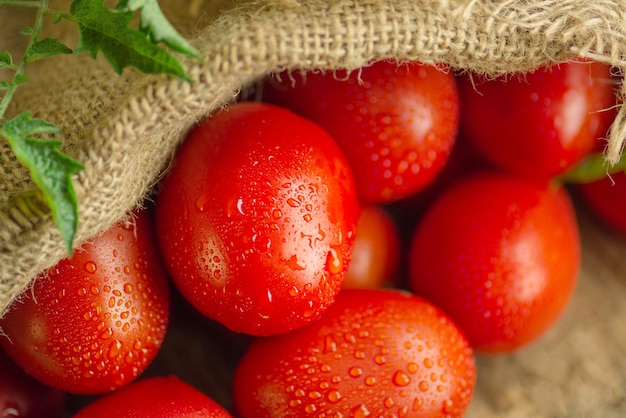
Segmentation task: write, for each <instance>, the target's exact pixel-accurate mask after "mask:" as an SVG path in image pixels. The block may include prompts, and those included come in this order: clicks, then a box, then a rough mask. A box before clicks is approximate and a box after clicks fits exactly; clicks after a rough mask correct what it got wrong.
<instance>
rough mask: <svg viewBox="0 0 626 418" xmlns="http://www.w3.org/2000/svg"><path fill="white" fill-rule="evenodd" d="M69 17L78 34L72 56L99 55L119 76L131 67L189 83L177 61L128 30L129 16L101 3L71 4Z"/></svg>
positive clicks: (87, 0)
mask: <svg viewBox="0 0 626 418" xmlns="http://www.w3.org/2000/svg"><path fill="white" fill-rule="evenodd" d="M70 13H71V15H72V18H71V19H72V20H73V21H75V22H76V23H77V24H78V28H79V33H80V38H79V43H78V46H77V47H76V49H75V50H74V52H75V53H77V54H78V53H81V52H85V51H87V52H88V53H89V54H90V55H91V56H92V57H93V58H96V57H97V55H98V53H99V52H102V54H103V55H104V56H105V57H106V59H107V60H108V61H109V63H110V64H111V66H112V67H113V69H114V70H115V72H117V73H118V74H119V73H121V72H122V70H123V69H124V67H134V68H136V69H137V70H139V71H141V72H143V73H148V74H156V73H158V74H161V73H163V74H168V75H171V76H174V77H178V78H181V79H185V80H190V78H189V76H188V75H187V74H186V72H185V70H184V69H183V68H182V66H181V65H180V63H179V62H178V61H177V60H176V58H174V57H173V56H172V55H171V54H170V53H168V52H167V51H166V50H164V49H162V48H160V47H159V46H158V45H155V44H154V43H152V42H151V41H150V39H149V38H148V37H147V36H146V35H145V34H143V33H141V32H139V31H137V30H134V29H133V28H131V27H130V26H129V23H130V20H131V18H132V13H131V12H128V13H120V12H119V11H116V10H113V9H109V8H107V7H105V6H104V5H103V1H102V0H74V1H73V2H72V5H71V6H70Z"/></svg>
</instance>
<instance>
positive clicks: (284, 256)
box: [156, 103, 360, 335]
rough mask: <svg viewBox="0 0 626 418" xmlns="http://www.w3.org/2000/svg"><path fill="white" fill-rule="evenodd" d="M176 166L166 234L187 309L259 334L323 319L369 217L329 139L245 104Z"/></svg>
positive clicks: (199, 135) (191, 139) (272, 109)
mask: <svg viewBox="0 0 626 418" xmlns="http://www.w3.org/2000/svg"><path fill="white" fill-rule="evenodd" d="M176 160H177V163H176V165H175V166H174V167H173V168H172V170H171V172H170V173H169V175H168V176H167V177H166V178H165V179H164V181H163V184H162V188H161V190H160V193H159V196H158V200H157V205H156V214H157V233H158V236H159V238H160V239H159V242H160V245H161V248H162V253H163V255H164V259H165V260H166V264H167V265H168V268H169V271H170V273H171V276H172V278H173V280H174V282H175V283H176V285H177V286H178V288H179V289H180V291H181V293H182V294H183V295H184V296H185V297H186V298H187V300H189V301H190V302H191V304H192V305H193V306H195V307H196V308H197V309H198V310H199V311H200V312H202V313H203V314H204V315H206V316H207V317H209V318H211V319H214V320H216V321H218V322H220V323H222V324H224V325H225V326H227V327H228V328H230V329H231V330H234V331H236V332H241V333H246V334H251V335H271V334H277V333H282V332H288V331H291V330H293V329H296V328H298V327H301V326H304V325H306V324H307V323H309V322H311V321H313V320H315V319H317V318H318V317H319V315H321V313H322V312H323V311H325V310H326V309H327V307H328V306H329V305H330V304H331V303H332V302H333V301H334V300H335V297H336V295H337V293H338V291H339V289H340V288H341V284H342V283H343V279H344V276H345V272H346V270H347V266H348V264H349V261H350V256H351V251H352V245H353V242H354V233H355V229H356V223H357V219H358V216H359V210H360V208H359V205H358V201H357V199H356V192H355V190H354V180H353V177H352V173H351V171H350V170H349V166H348V164H347V162H346V161H345V157H344V156H343V154H341V151H340V150H339V148H338V147H337V145H336V144H335V143H334V141H333V140H332V138H331V137H330V136H329V135H328V133H326V132H325V131H324V130H323V129H321V128H320V127H319V126H317V125H315V124H313V123H312V122H310V121H308V120H306V119H303V118H301V117H300V116H298V115H296V114H294V113H292V112H290V111H288V110H285V109H282V108H279V107H276V106H272V105H269V104H262V103H239V104H237V105H234V106H232V107H230V108H229V109H226V110H224V111H221V112H219V113H217V114H215V115H214V116H212V117H211V118H209V119H207V120H206V121H205V122H204V123H203V124H202V125H200V126H199V127H198V128H197V129H196V130H195V131H193V132H192V133H191V134H190V135H189V136H188V137H187V139H186V141H185V143H184V144H183V146H182V147H181V149H180V150H179V152H178V154H177V157H176Z"/></svg>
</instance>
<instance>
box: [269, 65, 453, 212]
mask: <svg viewBox="0 0 626 418" xmlns="http://www.w3.org/2000/svg"><path fill="white" fill-rule="evenodd" d="M279 80H280V81H279ZM294 80H295V86H293V87H292V83H294ZM263 100H264V101H267V102H270V103H275V104H278V105H280V106H284V107H287V108H289V109H291V110H293V111H295V112H296V113H298V114H301V115H303V116H304V117H306V118H308V119H311V120H313V121H314V122H316V123H318V124H319V125H321V126H322V127H323V128H324V129H326V130H327V131H328V132H330V134H331V136H332V137H333V138H334V139H335V140H336V141H337V143H338V144H339V146H340V147H341V149H342V150H343V152H344V154H345V155H346V158H347V159H348V161H349V162H350V166H351V167H352V170H353V172H355V173H358V175H357V176H356V186H357V192H358V196H359V200H360V201H361V202H362V203H364V204H386V203H390V202H393V201H396V200H399V199H401V198H404V197H407V196H409V195H412V194H414V193H416V192H418V191H419V190H422V189H423V188H425V187H426V186H427V185H429V184H430V183H431V182H432V181H433V179H434V178H435V177H436V175H437V174H438V173H439V172H440V171H441V169H442V167H443V165H444V164H445V162H446V161H447V159H448V157H449V154H450V152H451V150H452V146H453V144H454V141H455V139H456V134H457V131H458V127H459V123H460V116H459V97H458V90H457V85H456V79H455V77H454V75H453V74H452V72H448V71H444V70H443V69H442V68H437V67H435V66H430V65H423V64H419V63H407V64H400V65H398V64H397V63H394V62H386V61H379V62H376V63H374V64H372V65H371V66H368V67H364V68H362V69H360V70H359V71H354V72H351V73H349V74H346V72H345V71H338V74H337V76H335V75H334V74H332V73H323V74H322V73H307V74H306V75H305V76H303V75H302V74H301V73H293V74H287V73H282V74H281V75H280V77H279V78H270V79H268V82H267V83H265V85H264V89H263Z"/></svg>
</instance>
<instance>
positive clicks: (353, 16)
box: [0, 0, 626, 418]
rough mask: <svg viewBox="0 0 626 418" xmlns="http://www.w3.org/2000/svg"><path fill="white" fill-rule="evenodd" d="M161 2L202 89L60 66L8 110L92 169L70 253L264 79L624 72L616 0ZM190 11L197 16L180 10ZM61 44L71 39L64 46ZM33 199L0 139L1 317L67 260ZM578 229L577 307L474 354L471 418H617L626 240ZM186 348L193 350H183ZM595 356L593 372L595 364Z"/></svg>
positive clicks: (0, 26) (39, 74)
mask: <svg viewBox="0 0 626 418" xmlns="http://www.w3.org/2000/svg"><path fill="white" fill-rule="evenodd" d="M183 3H184V4H185V6H183V5H182V4H183ZM161 4H162V6H163V8H164V9H165V10H166V12H167V14H168V16H171V17H172V18H173V21H174V23H175V24H176V26H177V28H178V29H179V30H181V31H182V32H183V33H185V34H186V35H188V36H190V39H191V40H192V42H193V43H194V45H196V46H197V47H198V49H199V50H200V51H201V52H202V53H203V55H204V56H205V62H203V63H198V62H195V61H193V60H188V59H183V62H184V64H185V66H186V68H187V69H188V71H189V73H190V75H191V77H192V78H193V80H194V82H193V83H187V82H183V81H179V80H173V79H170V78H168V77H164V76H153V75H149V76H146V75H140V74H137V73H136V72H134V71H132V70H126V71H124V73H123V75H122V76H118V75H116V74H114V73H113V72H112V71H111V69H110V68H109V66H108V64H107V63H106V62H104V60H102V59H100V60H96V61H94V60H92V59H90V58H89V57H86V56H67V57H55V58H53V59H50V60H47V61H45V62H42V63H41V65H39V66H33V68H32V70H31V72H30V73H29V76H30V78H31V81H30V82H29V83H28V84H26V85H24V86H23V87H22V88H21V89H20V90H19V93H18V95H17V97H16V99H15V101H14V102H13V104H12V107H11V108H10V112H9V116H10V115H14V114H16V113H18V112H21V111H24V110H31V111H32V112H33V115H34V116H36V117H43V118H46V119H48V120H50V121H52V122H54V123H56V124H57V125H58V126H59V127H60V128H61V129H62V130H63V134H62V135H60V137H61V139H63V140H64V141H65V151H66V152H68V153H69V154H70V155H72V156H73V157H75V158H77V159H78V160H79V161H80V162H81V163H83V164H84V165H85V171H84V172H82V173H80V174H78V175H76V176H75V185H76V188H77V194H78V198H79V202H80V203H79V216H80V224H79V229H78V235H77V244H80V243H82V242H84V241H85V240H88V239H90V238H91V237H94V236H96V235H98V234H99V233H101V232H102V231H104V230H106V229H107V228H109V227H110V226H111V225H112V224H114V223H115V222H116V221H118V220H120V219H122V218H123V217H124V216H125V215H126V214H127V213H128V211H129V210H131V209H133V208H135V207H137V206H138V205H141V203H142V201H143V199H144V198H145V197H146V196H148V195H149V194H150V193H151V191H152V190H153V189H154V187H155V185H156V184H158V181H159V179H160V178H161V177H162V176H163V175H164V174H165V173H166V171H167V168H168V167H169V166H170V165H171V163H172V159H173V156H174V153H175V150H176V148H177V146H178V145H179V144H180V143H181V142H182V141H183V140H184V137H185V134H186V133H187V132H188V131H189V129H191V128H192V127H193V126H194V125H195V124H196V123H197V122H198V121H200V120H201V119H203V118H204V117H206V116H208V115H210V114H211V113H212V112H214V111H216V110H217V109H219V108H221V107H223V106H224V105H226V104H228V103H230V102H231V101H232V100H234V99H235V97H236V94H237V92H238V91H239V90H240V89H241V88H242V87H244V86H246V85H248V84H250V83H252V82H254V80H256V79H258V78H259V77H262V76H264V75H265V74H267V73H268V72H272V71H280V70H283V69H298V68H300V69H322V70H332V69H335V68H340V67H341V68H349V69H356V68H358V67H361V66H363V65H366V64H367V63H369V62H372V61H375V60H380V59H390V58H394V59H399V60H418V61H422V62H425V63H447V64H449V65H451V66H453V67H455V68H459V69H468V70H474V71H477V72H480V73H486V74H492V75H497V74H503V73H512V72H525V71H530V70H533V69H535V68H537V67H538V66H540V65H545V64H549V63H559V62H564V61H568V60H571V59H576V58H579V57H583V58H590V59H594V60H598V61H602V62H606V63H609V64H611V65H614V66H615V67H616V70H618V71H623V70H624V69H625V68H626V4H624V3H623V2H620V1H608V0H525V1H517V0H500V1H498V0H491V1H490V0H438V1H437V0H274V1H270V0H263V1H262V0H259V1H257V0H251V1H236V0H230V1H229V0H219V1H218V0H190V1H189V2H179V1H176V0H171V1H164V2H161ZM186 7H188V8H189V9H190V10H182V9H184V8H186ZM13 13H14V11H13V10H11V9H10V8H6V7H5V8H2V7H0V47H1V48H0V49H4V48H5V47H9V48H14V49H15V50H19V47H20V46H21V45H22V44H23V41H24V39H23V38H22V37H20V36H19V35H14V33H16V31H17V29H19V28H21V27H22V26H25V25H26V24H29V23H30V21H29V20H28V19H30V18H31V16H30V15H28V14H24V15H22V12H19V14H15V15H14V14H13ZM22 17H24V18H25V19H21V18H22ZM20 21H21V22H23V23H24V24H21V23H17V22H20ZM20 25H21V26H20ZM5 32H6V36H5ZM70 32H71V31H70ZM61 34H62V36H67V40H68V41H69V42H70V43H71V42H72V36H71V35H68V33H66V32H63V31H61ZM5 45H6V46H5ZM622 88H623V86H622ZM618 94H620V97H621V93H620V92H618ZM624 112H625V110H624V108H621V109H620V112H619V114H618V117H617V119H616V122H615V124H614V125H613V128H612V131H611V133H610V141H609V142H608V144H609V148H608V150H607V155H608V156H609V158H611V159H615V158H617V157H619V155H620V153H621V147H622V143H621V140H622V139H623V138H625V137H626V123H625V120H626V116H625V114H624ZM216 181H219V179H216ZM34 190H35V187H34V185H33V184H32V182H31V180H30V177H29V175H28V172H27V171H26V170H25V169H24V168H23V167H22V166H21V165H20V164H19V163H18V162H17V161H15V159H14V157H13V156H12V153H11V151H10V150H9V148H8V146H7V144H5V143H1V144H0V266H1V267H0V316H2V315H3V314H4V313H5V312H6V310H7V309H9V306H10V304H11V302H12V301H14V300H15V299H16V298H17V297H18V295H19V294H20V293H21V292H23V291H24V290H25V289H27V287H28V285H29V283H31V281H32V280H33V279H34V278H35V277H36V275H37V274H38V273H40V272H41V271H43V270H45V269H46V268H48V267H51V266H52V265H54V264H55V263H56V262H58V261H59V260H60V259H61V258H62V257H64V256H65V247H64V244H63V242H62V240H61V237H60V235H59V233H58V231H57V230H56V227H55V226H54V224H53V222H52V220H51V217H50V213H49V210H48V209H47V207H46V206H45V204H43V203H42V202H41V201H40V200H39V199H38V198H37V196H36V195H35V194H34V193H33V191H34ZM582 227H583V234H584V235H585V237H586V238H587V239H586V240H585V243H584V246H585V253H584V254H585V255H584V256H583V271H582V278H583V280H582V282H581V285H580V286H579V289H578V291H577V293H576V296H575V300H574V303H573V308H570V310H569V311H568V314H566V316H565V318H564V320H563V321H561V323H560V324H559V325H560V327H558V328H557V329H556V330H555V331H553V332H551V333H549V334H548V335H547V336H546V337H545V338H544V339H543V340H542V342H541V343H540V344H538V345H534V346H531V347H530V348H528V349H526V350H525V351H524V352H522V353H519V354H515V355H513V356H506V357H500V358H497V359H485V358H479V367H480V375H479V388H478V390H477V396H476V399H475V401H474V403H473V407H472V408H473V409H472V411H470V412H471V413H473V415H472V416H480V417H481V418H485V417H491V416H494V417H495V416H498V417H502V416H508V417H518V416H519V417H525V416H537V417H539V416H546V417H548V416H549V417H555V416H569V417H582V416H602V417H612V416H615V417H617V416H623V414H624V412H625V410H626V407H625V406H624V405H626V399H625V397H624V395H623V394H624V393H626V377H625V376H626V360H625V359H624V356H623V355H622V353H623V350H624V349H626V337H624V335H626V326H625V325H622V324H623V322H624V321H623V320H622V318H623V314H626V308H624V307H623V306H624V305H623V303H622V300H623V299H622V295H626V284H624V283H623V281H620V280H618V278H619V277H620V276H621V275H623V272H624V271H626V262H624V261H622V260H623V256H621V255H620V254H623V251H625V250H626V244H624V243H623V242H621V241H619V240H615V239H611V238H610V237H607V236H606V235H604V234H602V233H601V232H599V231H598V230H597V229H596V228H594V227H593V226H592V225H590V224H589V222H587V221H585V222H583V224H582ZM599 253H602V258H600V257H599V256H597V254H599ZM565 329H566V330H565ZM566 331H567V332H566ZM181 344H182V346H184V347H185V348H187V347H189V345H190V341H189V339H185V340H184V341H182V342H181ZM198 349H199V350H202V348H201V347H198ZM590 357H593V358H594V361H587V360H589V358H590ZM572 405H574V406H572ZM576 408H578V409H576Z"/></svg>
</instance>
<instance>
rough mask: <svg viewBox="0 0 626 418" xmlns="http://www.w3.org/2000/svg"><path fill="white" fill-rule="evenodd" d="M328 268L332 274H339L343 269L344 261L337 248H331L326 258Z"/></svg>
mask: <svg viewBox="0 0 626 418" xmlns="http://www.w3.org/2000/svg"><path fill="white" fill-rule="evenodd" d="M326 268H327V269H328V271H329V272H330V274H338V273H340V272H341V270H342V269H343V260H342V258H341V253H340V252H339V251H337V250H336V249H335V248H331V249H330V251H328V255H327V256H326Z"/></svg>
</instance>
